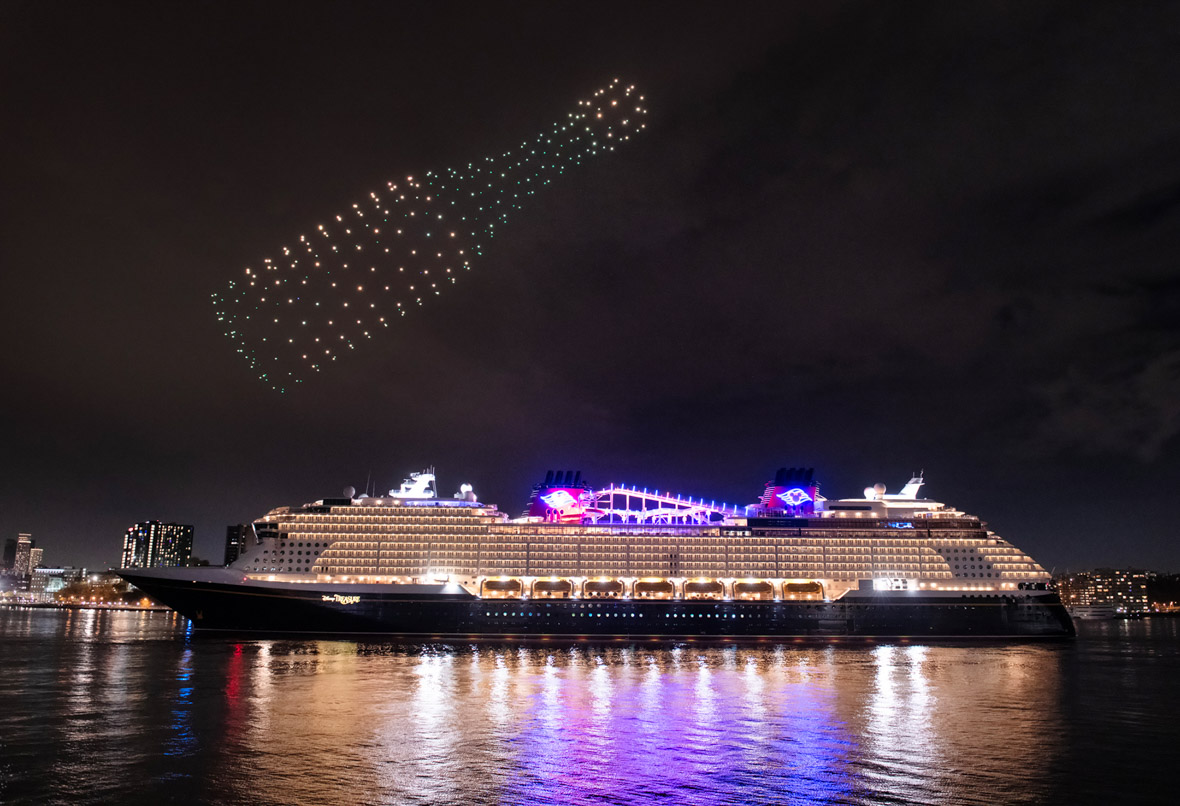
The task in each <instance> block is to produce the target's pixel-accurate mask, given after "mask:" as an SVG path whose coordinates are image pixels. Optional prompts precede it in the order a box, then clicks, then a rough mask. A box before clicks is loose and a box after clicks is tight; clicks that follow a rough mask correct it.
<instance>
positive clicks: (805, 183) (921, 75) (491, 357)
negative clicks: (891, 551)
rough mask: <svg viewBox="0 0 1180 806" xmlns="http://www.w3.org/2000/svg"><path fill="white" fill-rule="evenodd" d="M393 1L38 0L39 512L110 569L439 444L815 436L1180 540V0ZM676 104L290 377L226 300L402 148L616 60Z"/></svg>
mask: <svg viewBox="0 0 1180 806" xmlns="http://www.w3.org/2000/svg"><path fill="white" fill-rule="evenodd" d="M604 9H605V11H604V13H602V14H600V15H590V17H591V18H589V19H586V20H584V21H580V23H579V25H578V26H576V27H574V28H573V29H571V26H569V24H568V20H567V19H566V15H567V13H568V12H567V11H566V10H562V9H555V8H551V7H549V6H546V5H543V4H533V5H523V6H519V7H517V8H515V9H513V10H512V11H511V12H503V11H498V10H494V9H483V10H477V11H470V10H467V9H465V8H463V7H461V6H457V5H452V6H441V7H439V8H432V9H429V10H427V9H408V10H407V9H402V8H398V7H395V6H389V5H386V4H372V5H368V4H358V5H355V6H350V7H347V8H338V9H332V10H331V11H327V10H324V9H322V8H319V7H315V6H311V7H304V6H302V5H300V4H292V5H290V6H286V7H284V10H283V13H282V14H276V13H273V9H271V8H269V7H264V6H258V7H247V8H229V7H217V6H214V7H210V8H203V9H199V10H197V9H181V8H166V9H157V10H156V11H155V12H154V13H153V14H142V13H137V12H132V11H130V10H128V9H127V8H125V7H118V8H116V10H115V11H114V12H110V13H108V12H107V11H104V10H101V9H96V8H95V9H91V8H85V7H83V8H69V9H67V8H66V7H60V6H42V5H33V4H24V5H20V4H18V5H16V6H10V7H8V8H6V9H4V10H3V11H0V21H2V22H4V25H3V26H0V31H3V33H0V36H2V37H5V39H4V40H3V42H4V47H3V48H0V69H3V70H5V71H7V72H8V73H9V74H11V75H21V76H25V77H27V78H26V80H23V81H22V82H9V83H8V84H7V85H6V86H4V88H3V89H0V93H3V98H4V100H5V102H6V108H10V109H14V110H18V113H17V114H15V115H14V121H13V123H12V125H11V126H10V135H9V136H8V137H7V138H6V140H7V143H8V148H7V149H5V150H4V152H3V154H2V155H0V159H2V160H4V168H5V174H6V176H9V177H11V181H10V182H8V183H7V187H6V189H5V191H4V193H3V195H2V199H3V204H4V212H5V215H4V216H3V217H0V228H2V229H0V258H3V260H4V263H5V265H6V266H13V267H18V268H17V269H16V270H15V271H13V272H12V277H11V287H10V289H9V291H8V293H6V294H5V295H4V298H3V301H2V302H0V305H2V306H4V307H3V313H4V315H3V317H0V322H2V323H3V324H0V328H3V329H4V330H3V332H4V335H5V338H6V343H8V344H10V345H12V347H11V349H9V350H7V351H5V354H4V358H3V366H2V369H3V372H4V374H5V377H6V378H7V379H8V380H9V382H10V387H9V388H10V389H13V390H18V391H19V394H17V393H13V394H9V395H6V396H5V397H4V402H3V404H0V405H2V406H3V409H2V412H3V422H4V423H5V426H6V428H5V441H6V446H7V448H6V451H7V454H8V456H9V468H10V469H9V472H8V473H7V474H6V479H5V483H4V485H3V486H2V487H0V532H2V533H3V536H4V537H5V538H9V537H12V536H14V535H16V534H17V533H31V534H33V535H34V536H35V537H36V538H37V539H38V546H39V547H42V548H44V549H45V550H47V551H49V552H51V556H52V558H53V562H54V564H55V565H56V564H73V565H78V566H86V567H92V568H100V567H107V566H108V565H112V564H114V563H115V562H116V561H117V560H118V557H119V549H120V539H121V537H122V535H123V533H124V531H125V530H126V528H127V526H128V524H131V523H136V522H141V521H144V520H148V519H159V520H161V521H165V522H168V521H174V522H179V523H185V524H193V525H194V527H195V534H196V544H195V545H194V547H193V552H194V553H195V554H197V555H199V556H201V557H204V558H206V559H208V560H210V561H211V562H214V563H216V562H217V561H218V559H219V558H220V557H221V556H222V552H223V549H224V538H225V530H226V528H227V525H231V524H239V523H245V522H248V521H250V520H252V519H254V518H256V517H259V516H261V515H263V514H264V513H265V512H266V511H267V510H269V509H270V508H272V507H274V506H278V505H281V504H294V503H303V502H306V501H312V500H315V499H318V498H323V497H325V496H333V495H337V494H339V491H340V490H341V489H342V488H343V487H345V486H354V487H356V488H358V489H363V488H365V487H368V486H372V487H375V488H376V489H380V490H384V489H389V488H392V487H396V486H397V484H398V483H399V482H400V481H401V480H402V478H404V476H405V475H406V474H407V473H408V472H411V471H415V470H420V469H422V468H423V467H426V466H435V467H437V468H438V473H439V478H440V485H441V487H440V492H442V493H443V495H446V496H449V495H450V494H451V493H452V492H454V490H456V489H458V487H459V485H460V484H463V483H470V484H472V485H474V487H475V491H476V493H477V494H479V496H480V498H481V499H483V500H485V501H489V502H493V503H496V504H498V505H499V506H500V507H501V509H503V510H504V511H506V512H510V513H513V514H517V513H519V512H520V511H522V510H523V508H524V507H525V505H526V504H527V501H528V493H529V490H530V488H531V486H532V485H533V484H534V483H536V482H537V481H539V480H540V478H541V477H542V476H543V474H544V470H545V468H548V467H554V466H559V465H560V466H564V467H573V468H578V469H580V470H582V471H583V476H584V478H586V479H587V480H589V481H591V482H592V483H593V484H595V485H597V486H605V485H607V484H609V483H611V482H615V483H624V482H625V483H633V484H639V485H647V486H651V487H653V488H655V487H658V488H660V489H671V490H674V491H679V492H683V493H684V494H686V495H694V496H705V497H707V498H716V499H718V500H728V501H731V502H733V503H736V504H746V503H751V502H752V501H754V500H755V498H756V497H757V495H758V493H759V492H760V491H761V489H762V485H763V484H764V483H765V481H766V480H767V479H768V478H770V476H771V475H772V474H773V473H774V470H775V469H776V468H778V467H781V466H785V465H806V466H808V467H815V468H816V473H817V477H818V478H819V479H820V480H821V481H822V483H823V487H822V490H823V493H824V494H826V495H829V496H832V497H847V496H853V495H856V494H857V493H858V492H859V491H860V490H861V489H862V488H863V487H865V486H866V485H872V484H874V483H877V482H882V483H884V484H886V486H887V487H888V488H889V489H890V490H891V491H895V490H896V489H897V488H898V487H900V486H901V485H902V484H903V483H904V482H905V480H906V479H907V478H908V477H909V474H911V473H912V472H915V471H918V470H921V469H924V470H925V471H926V480H927V486H926V489H925V492H926V493H927V494H928V495H929V496H930V497H931V498H934V499H937V500H940V501H945V502H946V503H948V504H950V505H952V506H956V507H958V508H960V509H963V510H965V511H967V512H970V513H974V514H977V515H979V516H980V517H982V518H984V519H985V520H987V521H988V522H989V524H990V527H991V528H993V529H994V530H995V531H997V532H998V533H999V534H1001V535H1003V536H1004V537H1005V538H1008V539H1010V540H1013V541H1015V542H1016V543H1018V544H1019V545H1020V546H1021V547H1022V548H1024V549H1026V550H1027V551H1028V552H1029V553H1030V554H1031V555H1032V556H1033V557H1034V558H1036V559H1037V560H1038V561H1039V562H1041V563H1042V564H1043V565H1044V566H1045V568H1046V569H1049V570H1056V571H1061V570H1063V569H1065V568H1074V569H1084V568H1094V567H1100V566H1107V567H1123V568H1126V567H1137V568H1149V569H1152V570H1157V571H1161V572H1169V571H1177V570H1180V548H1177V546H1176V543H1175V541H1174V540H1172V533H1173V527H1172V525H1171V515H1170V506H1169V503H1170V500H1171V496H1172V492H1171V491H1172V490H1173V489H1174V488H1175V487H1176V486H1177V483H1178V482H1180V451H1177V441H1176V433H1177V431H1178V430H1180V412H1178V410H1177V408H1176V404H1175V401H1176V400H1177V399H1178V398H1180V389H1178V383H1180V382H1178V381H1177V378H1176V373H1175V366H1176V360H1177V356H1178V355H1180V333H1178V331H1177V330H1176V325H1175V321H1176V318H1175V316H1174V312H1175V308H1176V306H1177V301H1178V299H1180V297H1178V296H1177V294H1178V286H1177V284H1176V282H1175V280H1174V278H1173V277H1172V275H1173V274H1174V272H1173V270H1172V269H1171V266H1170V262H1169V256H1170V255H1171V254H1173V253H1174V250H1175V246H1176V244H1175V240H1176V238H1177V234H1176V233H1177V232H1178V231H1180V230H1177V228H1176V227H1175V226H1174V223H1175V217H1176V215H1177V211H1178V209H1180V208H1178V206H1177V203H1176V199H1177V194H1176V191H1175V188H1176V183H1177V182H1178V181H1180V180H1177V178H1176V176H1175V170H1176V165H1175V156H1174V153H1173V152H1174V149H1172V148H1171V147H1170V143H1172V142H1173V140H1174V138H1175V137H1176V136H1177V132H1178V131H1180V116H1178V113H1176V112H1174V111H1172V110H1171V108H1170V107H1169V106H1168V105H1167V104H1164V103H1161V99H1166V98H1167V97H1169V93H1170V88H1171V87H1172V86H1174V85H1175V82H1176V80H1177V79H1178V78H1180V75H1177V73H1178V72H1180V66H1178V65H1177V63H1176V60H1175V59H1174V58H1173V57H1171V54H1170V49H1169V46H1168V43H1167V42H1166V41H1165V39H1164V38H1163V37H1162V36H1161V35H1160V33H1159V32H1161V31H1167V30H1174V26H1175V24H1176V23H1177V22H1180V20H1177V19H1176V15H1177V11H1176V10H1175V9H1166V8H1147V7H1136V8H1133V9H1122V8H1119V9H1115V8H1108V7H1103V6H1058V5H1052V4H1044V5H1032V6H1027V7H1023V8H1022V9H1021V10H1020V11H1019V12H1014V11H1012V10H1011V9H1007V8H1004V9H999V8H997V9H990V8H971V9H956V8H947V7H942V6H939V5H922V6H913V7H907V8H892V7H878V6H875V5H871V4H860V3H853V4H848V5H842V6H839V7H830V8H829V7H816V8H801V7H787V8H783V7H780V6H779V5H777V4H752V5H749V6H746V7H745V12H744V13H743V14H740V15H731V14H725V15H723V14H721V13H719V12H718V11H716V10H715V7H713V6H710V5H705V4H703V5H698V6H688V7H685V6H681V5H679V4H678V5H671V4H668V5H659V4H655V5H650V6H645V7H643V8H639V9H632V8H627V9H626V10H625V12H624V7H622V6H606V7H604ZM616 77H617V78H619V79H620V80H622V81H624V82H627V83H628V85H629V84H631V83H633V84H634V85H635V86H636V87H637V88H638V91H639V92H642V93H643V94H644V96H645V98H646V101H645V103H646V105H647V107H648V108H649V114H648V125H647V130H646V131H645V132H644V134H643V136H642V137H638V138H636V139H635V141H634V142H630V143H628V144H627V147H626V148H621V149H619V150H618V151H617V152H615V153H610V154H605V155H601V156H599V157H596V158H595V159H594V160H593V161H591V163H592V164H587V165H583V166H579V167H578V168H577V170H576V171H571V172H570V173H569V174H568V175H566V176H564V177H563V178H562V181H561V182H556V183H554V186H553V187H552V188H549V189H547V190H546V192H545V194H544V198H543V199H541V198H538V199H537V200H535V203H533V202H531V201H528V200H526V201H524V202H522V203H521V209H520V210H519V211H513V214H512V216H511V221H510V222H509V223H508V224H507V225H506V226H505V227H504V230H503V233H501V234H497V236H496V240H495V243H494V248H492V249H489V250H488V252H487V254H486V255H485V256H482V257H481V259H480V260H479V261H475V262H473V265H472V267H471V270H470V272H467V273H465V274H464V277H463V280H462V282H460V283H457V284H456V285H455V287H454V288H453V289H450V290H449V291H448V293H447V294H446V295H443V296H440V297H439V298H438V299H437V300H433V301H430V303H429V304H428V305H426V306H425V307H424V308H422V309H421V310H414V311H412V312H410V313H409V314H408V315H406V316H405V317H399V321H398V322H397V324H396V328H392V329H391V331H392V332H391V333H390V334H389V337H388V338H383V339H381V340H380V342H379V343H377V342H374V343H373V344H371V345H369V344H366V345H364V347H365V349H364V350H363V351H362V352H358V353H357V355H355V356H350V360H348V361H346V362H342V363H341V365H340V366H339V367H332V368H330V369H328V370H325V371H324V372H320V373H317V374H316V375H315V376H314V377H312V378H311V379H310V380H308V381H307V382H306V383H304V384H301V385H300V388H299V389H297V390H295V391H294V392H290V393H288V394H285V395H283V396H281V397H280V396H278V395H276V394H275V393H274V392H273V391H272V390H271V389H269V388H267V387H266V386H265V385H264V384H260V383H259V382H258V379H257V378H256V377H255V374H254V373H253V372H252V370H251V368H250V367H249V366H247V365H246V364H245V362H243V361H241V359H240V357H239V356H237V355H235V354H234V352H233V350H232V349H230V348H229V345H228V344H227V342H226V339H225V337H224V333H223V331H222V328H221V325H220V323H219V322H218V321H217V319H216V317H215V315H214V314H215V309H214V307H213V306H212V305H211V304H210V297H211V295H213V294H215V293H220V292H222V291H223V290H224V289H225V288H226V284H227V283H228V282H230V281H232V280H235V279H237V278H239V277H241V276H243V273H244V270H245V269H246V268H247V267H250V266H257V265H259V262H260V261H261V260H262V259H264V258H265V257H267V256H274V255H276V254H277V251H276V250H277V247H278V246H279V245H283V244H290V243H292V242H293V237H294V236H296V235H297V234H298V233H301V232H310V231H313V230H314V228H315V227H316V225H317V224H320V223H326V221H327V220H329V216H331V215H333V214H335V213H342V212H346V211H347V210H348V209H350V208H349V205H351V204H353V203H355V202H357V201H359V200H363V199H364V198H366V194H368V193H369V192H372V191H376V190H379V189H381V188H382V187H384V186H385V184H386V183H387V182H390V181H394V180H399V179H402V178H404V177H406V176H416V175H418V174H419V173H420V172H422V171H427V170H437V169H444V168H447V167H454V168H456V169H458V168H461V167H463V166H466V165H467V164H468V163H469V162H471V161H473V160H477V159H479V158H481V157H484V156H486V155H491V154H497V153H506V152H508V151H509V150H511V149H515V148H517V147H518V146H520V144H521V143H522V142H524V140H525V138H528V137H530V136H535V135H536V133H537V132H539V131H542V130H543V129H544V127H546V126H548V125H550V124H552V122H553V120H554V119H555V115H554V113H555V111H556V110H565V109H566V107H567V106H568V105H569V104H570V102H571V99H577V98H584V97H587V96H588V94H589V93H592V92H594V91H595V90H596V89H597V88H599V87H601V86H603V84H604V82H609V81H610V80H612V79H614V78H616Z"/></svg>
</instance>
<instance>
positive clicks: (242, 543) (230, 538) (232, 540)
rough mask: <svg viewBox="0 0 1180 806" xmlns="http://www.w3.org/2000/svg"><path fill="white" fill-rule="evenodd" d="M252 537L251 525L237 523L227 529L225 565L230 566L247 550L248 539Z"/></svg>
mask: <svg viewBox="0 0 1180 806" xmlns="http://www.w3.org/2000/svg"><path fill="white" fill-rule="evenodd" d="M249 536H250V524H248V523H235V524H231V525H229V526H227V527H225V564H226V565H229V564H230V563H232V562H233V561H234V560H236V559H238V557H241V556H242V552H243V551H245V550H246V546H247V544H246V539H247V538H248V537H249Z"/></svg>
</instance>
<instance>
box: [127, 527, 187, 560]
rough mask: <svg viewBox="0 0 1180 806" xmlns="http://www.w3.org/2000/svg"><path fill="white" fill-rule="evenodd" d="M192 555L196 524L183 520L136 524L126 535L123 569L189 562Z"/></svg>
mask: <svg viewBox="0 0 1180 806" xmlns="http://www.w3.org/2000/svg"><path fill="white" fill-rule="evenodd" d="M192 554H193V527H192V526H189V525H186V524H181V523H160V522H159V521H147V522H146V523H137V524H135V525H134V526H132V527H130V528H129V529H128V530H127V534H126V535H125V536H124V537H123V558H122V563H121V565H122V567H123V568H159V567H163V566H180V565H188V563H189V560H191V559H192Z"/></svg>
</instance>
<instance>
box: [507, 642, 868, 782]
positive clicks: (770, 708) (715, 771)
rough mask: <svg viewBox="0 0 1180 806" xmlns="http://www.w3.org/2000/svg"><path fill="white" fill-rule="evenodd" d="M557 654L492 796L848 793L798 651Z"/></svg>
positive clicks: (842, 746) (841, 728) (826, 692)
mask: <svg viewBox="0 0 1180 806" xmlns="http://www.w3.org/2000/svg"><path fill="white" fill-rule="evenodd" d="M564 660H566V662H565V663H563V664H561V665H560V666H558V665H556V664H555V662H554V658H553V657H550V658H549V659H548V660H547V662H546V663H545V665H544V666H543V667H542V669H541V670H540V673H539V674H538V675H537V676H536V681H535V684H534V685H533V687H532V691H531V692H530V696H529V697H528V700H527V703H528V705H527V709H528V710H527V713H525V714H522V715H521V722H520V724H519V730H518V732H517V734H516V737H515V739H514V741H515V744H516V747H515V753H514V756H513V758H514V763H515V766H514V769H513V770H512V771H511V774H509V775H508V776H507V777H506V781H505V786H504V788H503V790H502V792H501V798H500V801H501V803H505V804H520V803H536V804H549V803H554V804H556V803H562V804H567V803H594V802H605V803H618V804H627V803H647V802H651V801H653V800H659V799H669V800H673V801H675V802H686V801H684V799H685V798H689V799H691V802H693V803H699V804H714V803H718V804H720V803H735V802H737V801H735V799H734V798H735V793H737V792H740V793H742V794H741V802H746V803H775V802H783V801H784V800H790V801H791V802H822V803H830V802H840V801H841V800H843V799H845V798H846V797H847V796H849V795H850V793H851V787H850V783H849V774H848V770H847V764H848V762H847V759H848V756H849V754H850V753H852V752H854V751H855V748H856V742H855V740H854V739H853V738H852V737H851V736H849V734H848V732H847V729H846V726H845V725H844V724H843V723H842V722H841V720H840V719H839V718H838V716H837V715H836V709H835V692H834V691H833V690H832V688H831V687H830V686H828V685H825V684H824V683H823V682H822V681H818V683H817V681H816V680H813V679H812V678H813V675H812V674H811V670H810V664H811V662H812V661H811V659H810V658H809V657H808V656H807V654H806V653H789V654H788V653H784V652H779V653H775V654H774V655H772V656H770V657H769V658H768V657H767V656H766V653H765V652H764V651H761V650H759V651H758V654H757V655H755V654H745V653H743V652H742V651H741V650H739V649H736V648H730V649H726V650H715V649H714V650H709V651H707V652H698V651H696V650H693V649H683V648H677V649H673V650H657V651H651V652H649V651H645V650H641V649H634V650H632V649H625V650H597V649H593V648H587V649H585V650H582V649H573V650H569V657H568V658H567V659H564ZM770 667H775V668H774V671H775V672H776V673H775V674H773V675H772V676H771V678H770V680H769V681H768V679H767V672H768V671H769V670H770ZM620 668H621V669H622V671H623V673H621V674H620V673H619V672H620ZM768 688H772V689H773V690H771V691H767V689H768ZM770 726H773V727H772V729H768V727H770Z"/></svg>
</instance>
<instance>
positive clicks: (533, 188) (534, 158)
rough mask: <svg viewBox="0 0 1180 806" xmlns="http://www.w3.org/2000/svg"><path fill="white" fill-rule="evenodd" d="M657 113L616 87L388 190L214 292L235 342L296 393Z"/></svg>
mask: <svg viewBox="0 0 1180 806" xmlns="http://www.w3.org/2000/svg"><path fill="white" fill-rule="evenodd" d="M646 115H647V110H646V108H645V106H644V96H643V95H641V94H639V92H638V91H637V90H636V88H635V87H634V86H629V85H625V84H623V83H622V82H621V81H619V79H615V80H614V81H612V82H611V83H610V85H609V86H607V87H605V88H603V89H600V90H598V91H597V92H595V93H594V94H593V96H592V97H591V98H590V99H589V100H582V101H578V105H577V107H576V108H575V109H574V111H572V112H570V113H569V115H568V116H567V118H566V119H565V120H563V121H560V122H558V123H555V124H554V125H553V126H552V127H551V128H549V129H547V130H545V131H542V132H541V133H540V134H538V135H537V136H536V137H534V138H532V139H530V140H525V141H523V142H521V144H520V145H519V146H517V147H516V148H514V149H512V150H510V151H505V152H504V153H502V154H499V155H497V156H491V157H485V158H483V159H482V160H479V161H477V162H469V163H467V164H466V165H465V166H464V167H461V168H447V169H445V170H442V171H437V172H435V171H429V172H427V173H425V174H423V175H420V176H407V177H406V178H405V179H404V180H400V181H396V182H389V183H387V184H386V186H385V187H384V188H382V189H381V190H379V191H374V192H371V193H369V194H368V197H367V198H365V199H364V200H363V201H361V202H357V203H355V204H352V205H351V206H350V207H349V208H348V209H346V210H344V211H343V212H341V213H338V214H336V215H333V216H332V217H331V218H330V219H329V220H328V221H327V222H325V223H321V224H319V225H317V226H316V227H315V228H314V229H313V230H311V231H310V232H308V233H305V234H303V235H300V236H299V238H298V240H297V241H295V242H294V243H293V244H291V245H290V246H283V247H282V249H281V250H280V251H281V256H279V257H275V258H266V259H264V260H263V261H262V263H261V265H259V266H255V267H250V268H247V269H246V270H245V274H244V276H243V277H240V278H239V279H237V280H234V281H232V282H230V283H229V288H228V290H227V291H226V292H225V293H223V294H213V304H214V307H215V308H216V311H217V318H218V320H219V321H221V322H222V323H223V325H224V328H225V335H226V336H228V337H229V338H230V339H231V340H232V341H233V343H234V345H235V347H236V349H237V351H238V352H239V353H240V354H242V355H243V356H244V357H245V358H246V360H247V361H248V362H249V363H250V366H251V367H252V368H253V369H254V370H255V371H256V372H257V373H258V377H259V378H260V379H262V380H263V381H264V382H265V383H267V384H268V385H270V386H271V387H273V388H274V389H275V390H276V391H278V392H285V391H287V389H289V388H291V386H293V385H294V384H298V383H301V382H303V380H304V378H305V377H307V376H308V374H309V373H311V372H317V371H319V370H320V369H322V368H323V367H324V366H325V365H327V364H328V363H329V362H332V361H336V360H337V359H338V358H339V357H340V356H341V355H345V354H347V353H349V352H351V351H353V350H355V349H356V348H357V346H358V345H360V344H361V343H362V342H364V341H366V340H368V339H372V338H375V337H377V335H378V334H379V333H381V332H382V331H383V330H385V329H386V328H388V327H389V326H390V324H391V323H392V322H393V321H394V320H396V319H397V318H398V317H400V316H405V315H406V312H407V311H408V310H410V309H411V308H415V307H419V306H421V305H422V304H423V303H424V302H425V301H426V300H427V299H428V298H429V297H431V296H435V295H437V294H439V293H440V292H441V291H442V289H443V288H444V287H446V286H448V285H451V284H453V283H454V282H455V281H456V278H457V276H458V275H459V274H460V273H462V272H465V271H467V270H469V269H470V268H471V262H472V260H473V259H474V258H476V257H479V256H480V255H482V254H483V253H484V250H485V249H486V248H487V244H488V241H489V240H491V238H492V236H493V235H495V234H496V231H497V228H498V227H501V226H502V225H503V224H504V223H505V222H506V221H507V220H508V217H509V214H510V213H511V212H513V211H514V210H518V209H520V207H521V206H522V205H523V204H524V202H525V201H526V200H527V199H528V198H529V197H530V196H533V195H534V194H535V193H536V192H537V191H538V190H539V189H541V188H543V187H544V186H546V185H548V184H549V183H551V182H552V181H553V179H554V177H556V176H559V175H561V174H563V173H565V171H566V169H568V168H571V167H573V166H576V165H580V164H581V163H582V162H583V161H585V160H587V159H589V158H590V157H593V156H595V155H597V154H600V153H603V152H609V151H614V149H615V146H616V145H618V144H619V143H623V142H626V141H628V140H630V139H631V136H632V135H633V134H635V133H636V132H638V131H640V130H642V129H643V128H644V126H645V122H644V119H645V117H646Z"/></svg>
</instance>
